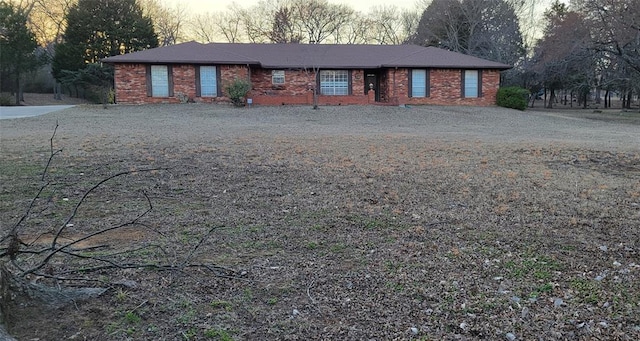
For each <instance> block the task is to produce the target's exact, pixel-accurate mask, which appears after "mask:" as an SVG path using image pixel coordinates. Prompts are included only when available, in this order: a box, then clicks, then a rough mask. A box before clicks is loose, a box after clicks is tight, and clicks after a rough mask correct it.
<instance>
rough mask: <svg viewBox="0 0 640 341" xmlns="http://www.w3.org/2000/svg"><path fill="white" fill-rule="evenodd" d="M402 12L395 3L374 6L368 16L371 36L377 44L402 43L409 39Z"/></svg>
mask: <svg viewBox="0 0 640 341" xmlns="http://www.w3.org/2000/svg"><path fill="white" fill-rule="evenodd" d="M401 15H402V12H400V10H399V9H398V8H397V7H396V6H393V5H389V6H376V7H373V8H372V9H371V10H370V11H369V13H368V18H369V22H370V24H371V25H370V26H369V30H368V33H369V37H370V39H371V41H373V42H375V43H377V44H396V45H397V44H401V43H402V42H403V41H405V40H406V39H407V32H406V31H405V30H404V29H405V26H404V23H403V21H402V17H401Z"/></svg>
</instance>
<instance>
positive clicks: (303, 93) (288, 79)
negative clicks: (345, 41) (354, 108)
mask: <svg viewBox="0 0 640 341" xmlns="http://www.w3.org/2000/svg"><path fill="white" fill-rule="evenodd" d="M363 77H364V71H363V70H353V71H352V72H351V83H352V95H350V96H322V95H319V96H318V104H319V105H349V104H367V103H369V97H368V96H367V95H365V93H364V81H363ZM284 79H285V84H284V85H274V84H272V82H271V70H265V69H251V84H252V90H251V92H250V93H249V98H251V99H252V101H253V103H254V104H261V105H288V104H309V105H310V104H313V89H315V87H316V76H315V72H313V71H311V70H307V71H305V70H285V72H284Z"/></svg>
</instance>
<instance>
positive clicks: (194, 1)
mask: <svg viewBox="0 0 640 341" xmlns="http://www.w3.org/2000/svg"><path fill="white" fill-rule="evenodd" d="M162 1H163V2H164V3H166V4H168V5H170V6H171V7H173V6H174V5H175V4H180V5H181V6H186V7H187V8H188V10H189V11H190V12H218V11H222V10H225V9H226V8H227V6H228V5H229V4H230V3H231V2H232V1H231V0H162ZM329 2H331V3H337V4H345V5H349V6H350V7H351V8H353V9H355V10H356V11H361V12H368V11H369V9H370V8H371V7H373V6H383V5H389V4H393V5H394V6H396V7H398V8H400V9H414V8H416V2H417V1H416V0H393V1H389V0H329ZM236 3H238V4H240V5H242V7H250V6H253V5H255V4H256V3H258V0H237V1H236Z"/></svg>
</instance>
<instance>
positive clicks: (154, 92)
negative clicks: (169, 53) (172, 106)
mask: <svg viewBox="0 0 640 341" xmlns="http://www.w3.org/2000/svg"><path fill="white" fill-rule="evenodd" d="M150 72H151V77H150V78H151V96H152V97H169V68H168V67H167V66H166V65H151V71H150Z"/></svg>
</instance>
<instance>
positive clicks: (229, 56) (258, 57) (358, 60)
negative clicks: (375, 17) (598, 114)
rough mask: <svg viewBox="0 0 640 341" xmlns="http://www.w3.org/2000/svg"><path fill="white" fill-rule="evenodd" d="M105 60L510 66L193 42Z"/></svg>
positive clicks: (444, 54) (341, 49) (407, 51)
mask: <svg viewBox="0 0 640 341" xmlns="http://www.w3.org/2000/svg"><path fill="white" fill-rule="evenodd" d="M103 62H105V63H159V64H161V63H166V64H169V63H188V64H241V65H247V64H248V65H260V66H261V67H263V68H267V69H278V68H283V69H287V68H321V69H332V68H333V69H337V68H341V69H377V68H381V67H422V68H468V69H499V70H506V69H509V68H511V67H510V66H509V65H506V64H502V63H497V62H492V61H489V60H485V59H481V58H476V57H473V56H468V55H464V54H461V53H457V52H451V51H447V50H442V49H439V48H435V47H422V46H417V45H340V44H237V43H236V44H234V43H210V44H201V43H198V42H193V41H192V42H188V43H182V44H177V45H171V46H165V47H158V48H154V49H149V50H145V51H139V52H133V53H128V54H124V55H119V56H113V57H109V58H105V59H103Z"/></svg>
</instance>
